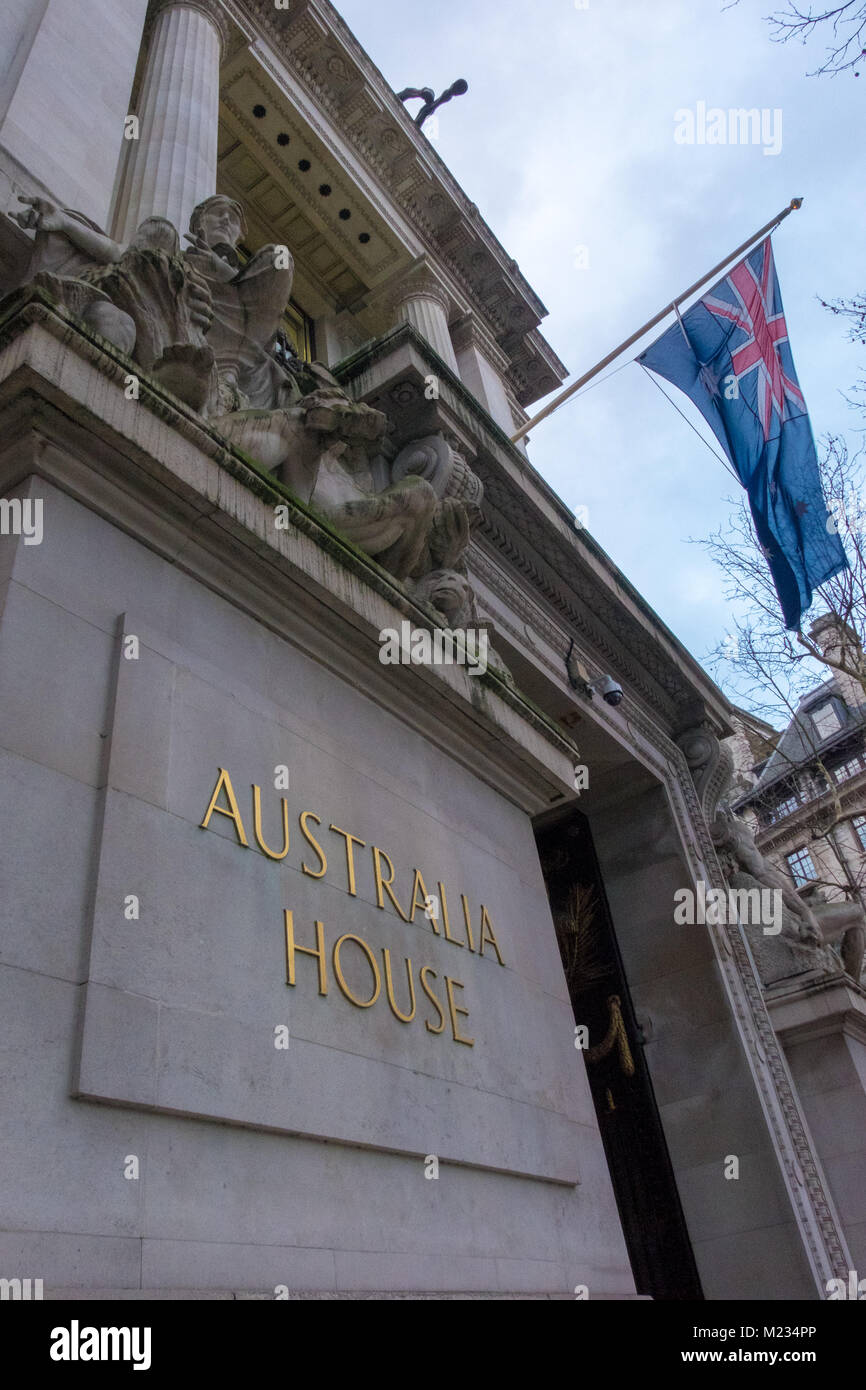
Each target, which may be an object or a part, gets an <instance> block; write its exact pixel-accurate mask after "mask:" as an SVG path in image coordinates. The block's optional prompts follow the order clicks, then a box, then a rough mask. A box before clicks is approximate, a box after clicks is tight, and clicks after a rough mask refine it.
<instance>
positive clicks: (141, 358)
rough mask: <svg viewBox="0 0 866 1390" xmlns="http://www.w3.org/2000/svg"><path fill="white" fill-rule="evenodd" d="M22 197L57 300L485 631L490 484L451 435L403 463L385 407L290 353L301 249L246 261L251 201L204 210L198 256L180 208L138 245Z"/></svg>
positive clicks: (416, 448)
mask: <svg viewBox="0 0 866 1390" xmlns="http://www.w3.org/2000/svg"><path fill="white" fill-rule="evenodd" d="M22 201H23V202H25V203H26V204H27V210H26V211H25V212H22V213H19V214H18V220H19V221H20V222H21V224H22V226H25V227H29V228H34V229H35V231H36V243H35V248H34V256H33V259H32V263H31V277H32V278H34V279H35V281H36V283H38V284H40V285H42V287H43V288H45V289H46V290H48V292H49V293H50V294H51V295H52V297H53V298H54V299H55V300H56V302H58V303H59V304H61V305H62V306H63V307H65V308H66V309H67V310H68V311H69V312H70V313H71V314H74V315H75V316H77V317H79V318H81V319H83V321H84V322H85V323H86V324H87V325H88V326H89V327H91V328H92V329H94V330H95V331H96V332H98V333H99V334H100V335H101V336H102V337H104V338H105V339H107V340H108V341H109V342H111V343H113V344H114V346H115V347H117V348H119V349H120V350H121V351H122V352H124V353H126V354H127V355H129V356H131V357H132V358H133V360H134V361H135V362H137V363H138V364H140V366H141V367H142V369H143V370H144V371H146V372H147V373H148V374H149V375H151V376H153V377H155V378H156V379H157V380H158V381H159V382H160V383H161V384H162V385H164V386H165V387H167V388H168V389H169V390H170V391H171V392H172V393H173V394H174V395H176V396H178V397H179V398H180V399H181V400H183V401H185V402H186V403H187V404H188V405H189V406H191V407H192V408H193V409H195V410H197V411H199V412H200V413H201V414H203V415H205V416H207V417H208V418H209V419H210V420H211V421H212V422H213V424H214V425H215V426H216V427H217V428H218V429H219V431H220V432H221V433H222V434H224V435H225V436H226V437H227V438H228V439H230V440H231V441H232V442H233V443H234V444H236V445H237V446H238V447H239V448H240V449H243V450H244V451H245V452H247V453H248V454H250V456H251V457H253V458H254V459H255V460H256V461H257V462H258V463H259V464H261V465H262V466H264V467H265V468H267V469H269V470H271V471H273V472H275V473H276V474H277V476H278V477H279V478H280V479H281V480H282V481H284V482H285V483H286V484H287V485H288V487H290V488H291V490H292V491H293V492H294V493H295V494H296V495H297V496H298V497H299V498H300V499H301V500H302V501H303V502H306V503H309V504H311V505H312V506H313V507H314V508H316V509H317V510H319V511H320V512H322V513H323V514H324V515H325V516H326V517H327V518H328V519H329V520H331V521H332V522H333V523H334V525H335V526H336V527H337V528H338V529H339V530H341V531H342V532H343V533H344V534H345V535H346V536H347V538H348V539H349V540H350V541H352V542H353V543H354V544H355V545H357V546H358V547H360V548H361V549H362V550H365V551H366V552H367V553H368V554H369V555H372V556H373V557H374V558H375V559H376V560H378V562H379V563H380V564H381V565H382V566H383V567H384V568H385V569H387V570H389V571H390V572H391V574H393V575H394V576H395V577H396V578H397V579H401V580H407V581H415V582H416V583H417V581H419V580H423V579H424V578H425V576H428V577H429V582H428V583H427V584H426V586H425V588H424V597H425V598H426V599H428V600H429V601H430V602H431V603H432V604H433V606H434V607H436V609H437V611H439V612H441V613H442V614H443V616H444V617H445V618H446V619H447V620H448V622H449V624H450V625H451V626H452V627H455V628H456V627H461V626H463V627H465V626H469V625H474V626H476V627H481V626H483V625H482V624H479V622H478V619H477V614H476V611H475V606H474V596H473V594H472V590H471V586H470V585H469V581H468V579H467V578H466V574H465V555H466V550H467V547H468V545H469V538H470V533H471V530H472V527H473V526H474V525H475V524H476V523H477V522H478V520H479V518H480V516H481V499H482V494H483V489H482V485H481V482H480V479H479V478H478V477H477V475H476V474H475V473H474V472H473V471H472V469H471V468H470V467H469V465H468V464H467V462H466V460H465V459H464V458H463V457H462V455H461V454H460V453H459V452H458V451H457V450H456V449H455V448H454V447H453V446H452V445H451V444H450V443H449V442H448V441H447V440H446V439H444V438H443V436H442V435H439V434H435V435H428V436H425V437H424V438H422V439H417V440H413V441H412V442H411V443H409V444H407V445H406V446H404V447H403V448H402V449H401V450H400V451H399V453H398V454H397V455H396V457H394V458H393V459H391V460H390V461H389V454H388V446H387V444H386V443H385V441H384V436H385V433H386V430H387V427H388V421H387V418H386V416H385V415H383V414H382V412H381V411H378V410H372V409H370V407H368V406H366V405H364V404H360V403H358V402H355V401H352V400H350V399H349V397H348V396H347V395H346V393H345V392H344V391H343V389H342V387H341V386H340V384H339V382H338V381H337V380H336V378H335V377H334V376H333V375H332V374H331V372H330V371H329V370H328V369H327V367H324V366H322V364H320V363H300V362H298V363H292V364H286V363H284V362H282V361H278V360H277V358H276V357H275V355H274V351H273V349H274V343H275V339H276V334H277V332H278V330H279V327H280V324H281V322H282V318H283V314H284V313H285V309H286V306H287V303H288V300H289V296H290V294H291V289H292V279H293V274H294V267H293V262H292V258H291V255H290V254H289V252H288V248H286V247H284V246H263V247H262V248H261V249H260V250H258V251H257V252H256V253H255V254H254V255H253V256H252V257H251V258H250V259H249V260H248V261H247V262H246V263H245V264H244V263H242V257H241V255H240V253H239V251H238V243H239V241H240V239H241V237H243V236H244V235H245V233H246V223H245V218H244V212H243V209H242V208H241V207H240V205H239V204H238V203H236V202H235V201H234V200H233V199H231V198H228V197H225V196H224V195H222V194H215V195H214V196H213V197H210V198H206V199H205V200H204V202H202V203H200V204H199V205H198V206H197V207H196V208H195V209H194V211H193V213H192V216H191V217H190V224H189V232H188V234H187V239H188V241H189V243H190V245H189V247H188V248H187V249H186V250H185V251H181V250H180V246H179V239H178V234H177V231H176V230H175V228H174V227H173V226H172V225H171V223H170V222H167V221H166V220H165V219H164V218H159V217H150V218H147V219H146V220H145V221H144V222H143V223H142V224H141V226H140V227H139V229H138V231H137V232H136V235H135V237H134V238H133V240H132V242H131V243H130V244H129V246H126V247H123V246H121V245H119V244H118V243H117V242H115V241H113V240H112V238H111V237H108V236H106V235H105V234H104V233H103V232H102V231H101V230H100V229H99V228H98V227H96V226H95V225H94V224H93V223H92V222H90V221H89V220H88V219H87V218H86V217H84V216H83V215H82V214H81V213H76V212H72V211H70V210H67V209H60V208H58V207H56V206H55V205H54V204H53V203H50V202H48V201H47V200H45V199H41V198H24V199H22ZM392 453H393V451H392ZM497 664H498V665H500V666H502V663H500V662H498V661H497ZM503 669H504V668H503Z"/></svg>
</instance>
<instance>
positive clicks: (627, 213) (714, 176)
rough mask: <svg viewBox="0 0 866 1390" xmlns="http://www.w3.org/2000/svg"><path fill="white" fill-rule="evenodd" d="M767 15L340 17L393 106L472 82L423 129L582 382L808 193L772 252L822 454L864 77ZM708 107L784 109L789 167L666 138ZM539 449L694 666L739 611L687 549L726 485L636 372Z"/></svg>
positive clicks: (359, 12)
mask: <svg viewBox="0 0 866 1390" xmlns="http://www.w3.org/2000/svg"><path fill="white" fill-rule="evenodd" d="M781 3H782V0H778V3H776V4H774V0H740V3H739V4H738V5H736V6H734V7H732V8H728V9H725V8H724V6H723V0H653V3H649V0H589V3H588V4H586V3H585V0H577V3H575V0H534V3H531V4H527V3H526V0H439V3H436V4H432V3H430V0H373V3H371V2H370V0H337V6H338V8H339V10H340V12H341V14H342V15H343V17H344V18H345V20H346V22H347V23H348V25H349V27H350V28H351V29H352V30H353V32H354V33H355V35H356V36H357V38H358V39H359V40H360V42H361V43H362V44H363V45H364V47H365V48H366V50H367V52H368V53H369V54H370V56H371V58H372V59H373V61H374V62H375V63H376V64H377V66H378V67H379V68H380V69H381V71H382V72H383V73H384V75H385V77H386V78H387V79H388V81H389V82H390V83H391V85H392V86H393V87H394V88H395V89H396V90H398V91H399V90H400V89H401V88H402V87H404V86H432V87H434V88H435V90H436V92H437V93H439V92H440V91H442V90H443V89H444V88H445V87H448V86H450V84H451V83H452V82H453V81H454V79H455V78H457V77H465V78H466V79H467V81H468V82H469V92H468V94H467V95H466V96H462V97H458V98H455V99H454V100H453V101H451V102H450V103H449V104H448V105H446V106H443V107H441V108H440V110H439V112H438V113H437V115H438V135H437V136H436V139H435V142H434V143H435V146H436V148H437V150H438V152H439V154H440V155H441V156H442V158H443V159H444V160H445V162H446V163H447V164H448V165H449V167H450V169H451V170H452V172H453V173H454V175H455V176H456V178H457V179H458V180H459V182H460V183H461V185H462V186H463V188H464V189H465V191H466V193H467V194H468V196H469V197H470V198H471V199H472V201H473V202H475V203H477V204H478V207H479V209H480V211H481V213H482V215H483V216H484V217H485V218H486V220H487V222H488V223H489V225H490V226H491V227H492V229H493V231H494V232H495V234H496V235H497V236H498V237H499V239H500V241H501V242H502V243H503V245H504V246H505V247H506V249H507V250H508V252H509V253H510V254H511V255H512V256H514V257H515V259H516V260H517V261H518V263H519V265H520V268H521V270H522V272H523V274H524V275H525V276H526V278H527V279H528V280H529V282H530V284H531V285H532V286H533V287H534V289H535V290H536V291H537V292H538V293H539V294H540V296H541V298H542V299H543V301H544V303H545V304H546V305H547V308H548V310H549V316H548V318H547V319H545V320H544V322H543V323H542V326H541V327H542V332H543V333H544V334H545V336H546V337H547V338H548V340H549V341H550V343H551V344H552V345H553V347H554V348H555V350H556V352H557V353H558V354H559V356H560V357H561V358H562V360H563V361H564V362H565V364H566V366H567V367H568V369H569V371H570V373H571V374H572V376H577V375H578V374H580V373H582V372H583V371H585V370H587V369H588V368H589V367H591V366H592V365H593V364H594V363H595V362H597V361H598V360H600V359H601V358H602V357H604V356H605V355H606V354H607V352H608V351H609V350H610V349H611V348H613V347H614V346H615V345H616V344H617V343H619V342H620V341H622V339H624V338H626V337H627V336H628V335H629V334H630V333H631V332H633V331H634V330H635V329H636V328H638V327H639V326H640V324H641V323H643V322H644V321H645V320H646V319H648V318H649V317H650V316H651V315H652V314H653V313H654V312H655V311H656V310H658V309H660V308H661V307H662V306H663V305H664V304H665V303H667V302H669V301H670V300H671V299H672V298H673V297H674V295H675V294H677V293H679V292H680V291H681V290H683V289H685V288H686V287H687V286H688V285H689V284H691V283H692V282H693V281H695V280H697V279H698V277H699V276H700V275H701V274H702V273H704V272H705V271H707V270H709V269H711V267H712V266H713V265H715V264H716V262H718V261H719V260H721V259H722V257H723V256H724V255H725V254H726V253H727V252H729V251H731V250H733V249H734V248H735V247H736V246H738V245H739V244H740V243H741V242H742V241H744V240H745V239H746V237H747V236H749V235H750V234H751V233H752V232H753V231H757V229H758V228H759V227H760V226H762V225H763V224H764V223H765V222H767V221H768V220H769V219H770V218H771V217H772V216H773V215H774V214H775V213H776V212H777V211H779V210H780V209H781V208H783V207H784V206H785V205H786V204H787V203H788V202H789V201H790V199H791V198H792V197H794V196H801V197H803V198H804V199H805V203H804V206H803V208H802V210H801V211H800V212H798V213H794V214H792V216H791V217H789V218H788V219H787V221H786V222H785V223H783V225H782V227H781V228H780V229H779V231H778V232H777V233H776V235H775V237H774V249H775V257H776V268H777V271H778V274H779V280H780V283H781V288H782V295H783V299H784V305H785V311H786V316H787V322H788V328H789V333H790V338H791V344H792V348H793V353H794V361H795V364H796V366H797V371H798V374H799V378H800V385H801V387H802V388H803V392H804V394H805V398H806V403H807V406H808V408H809V412H810V415H811V418H812V426H813V429H814V432H815V435H816V437H819V438H820V436H821V435H823V434H825V433H826V432H827V431H829V430H833V431H837V432H839V431H842V432H845V433H847V434H848V435H849V438H850V439H851V440H852V441H855V440H856V437H857V436H856V430H857V426H858V420H857V417H856V416H855V415H854V413H853V412H852V411H851V409H850V407H848V406H847V405H846V404H845V402H844V400H843V399H842V394H841V393H842V392H843V391H847V390H850V387H851V385H852V383H853V381H854V380H855V379H856V377H857V376H858V374H859V368H860V360H861V357H862V349H858V348H857V347H855V346H853V345H852V344H850V343H848V341H847V340H846V337H845V331H844V325H843V324H842V322H841V321H840V320H838V319H836V318H834V317H833V316H832V315H831V314H829V313H828V312H827V311H826V310H824V309H822V308H821V306H820V304H819V303H818V302H817V299H816V296H817V295H821V296H822V297H823V298H825V299H832V298H835V297H837V296H847V295H852V294H854V293H855V292H857V291H862V290H863V289H864V288H866V284H864V282H866V275H864V267H863V249H864V239H866V238H864V222H866V219H864V202H866V191H864V190H866V180H864V159H863V134H864V129H863V99H864V95H866V92H864V90H861V89H866V70H864V72H863V75H862V77H860V78H855V77H854V76H853V74H852V73H846V74H843V75H842V76H839V77H836V78H827V77H808V76H806V74H807V72H810V71H812V70H813V69H814V68H815V67H816V66H818V63H819V62H820V60H821V56H822V51H823V47H824V42H825V41H824V39H823V37H822V36H820V34H819V35H818V36H817V37H816V38H813V39H812V40H811V42H810V43H809V44H808V45H807V46H805V47H804V46H802V45H801V44H799V43H790V42H789V43H787V44H784V45H782V44H778V43H773V42H772V41H771V38H770V34H771V29H770V26H769V25H768V24H767V23H766V22H765V21H764V19H763V18H762V16H764V15H767V14H768V13H770V12H772V10H773V9H774V8H781ZM699 102H704V103H705V104H706V107H707V108H711V107H721V108H723V109H724V110H725V111H727V110H728V109H730V108H736V107H747V108H751V107H757V108H760V109H764V108H766V109H767V111H768V112H769V113H772V112H774V111H780V112H781V149H780V151H779V152H778V153H776V154H764V153H763V148H762V146H761V145H760V144H757V145H751V144H748V145H717V144H716V145H708V144H703V145H699V144H694V145H685V144H680V143H677V142H676V141H675V140H674V129H675V112H677V111H678V110H683V109H691V110H692V111H696V110H697V106H698V103H699ZM410 109H411V110H412V111H413V112H414V111H415V110H416V109H417V103H410ZM770 119H771V120H773V119H775V120H776V122H777V124H776V127H775V130H776V134H777V135H778V132H779V126H778V119H779V118H778V117H776V118H773V117H772V115H771V116H770ZM769 129H770V130H772V127H770V128H769ZM426 130H427V127H425V133H426ZM582 247H585V248H586V251H585V252H581V251H580V249H579V248H582ZM586 257H588V262H589V263H588V266H585V268H581V267H580V265H579V264H578V263H579V262H580V261H581V260H584V259H585V258H586ZM658 331H659V330H657V331H656V332H657V333H658ZM654 336H655V335H651V336H650V337H649V338H648V339H647V340H646V341H647V342H650V341H652V338H653V337H654ZM645 345H646V344H643V346H645ZM638 350H639V349H638V348H636V349H635V352H637V351H638ZM623 360H626V359H623ZM666 389H668V390H669V391H671V394H675V395H676V396H677V401H678V404H679V405H680V406H681V407H682V408H683V409H684V410H685V411H686V412H687V413H688V414H689V415H690V417H691V418H693V419H699V418H700V417H699V416H697V413H696V412H694V411H693V410H692V409H691V406H690V403H689V402H688V401H687V400H686V398H685V397H683V396H681V395H679V394H678V393H675V392H673V389H672V388H667V387H666ZM538 408H539V407H538V406H534V407H533V411H534V410H537V409H538ZM530 455H531V458H532V461H533V463H534V464H535V466H536V468H538V470H539V471H540V472H541V473H542V475H543V476H544V477H545V478H546V479H547V481H548V482H549V483H550V484H551V485H552V486H553V487H554V488H555V489H556V491H557V492H558V493H559V495H560V496H561V497H562V498H563V500H564V501H565V502H566V504H567V505H568V506H570V507H571V508H573V509H574V508H576V507H578V506H581V505H582V506H586V507H588V508H589V529H590V531H591V532H592V533H593V535H594V536H595V538H596V539H597V540H598V541H599V543H600V544H601V545H602V546H603V547H604V549H605V550H606V551H607V552H608V554H609V555H610V556H611V557H612V559H613V560H614V561H615V562H616V564H617V565H619V566H620V568H621V569H622V570H623V571H624V572H625V574H626V575H627V576H628V578H629V579H630V580H631V581H632V582H633V583H634V584H635V585H636V586H637V588H638V589H639V590H640V591H641V592H642V593H643V594H644V596H645V598H646V599H647V601H648V602H649V603H650V604H651V606H652V607H653V608H654V609H655V610H656V612H657V613H658V614H659V616H660V617H661V618H662V620H663V621H664V622H666V623H667V624H668V626H669V627H670V628H671V629H672V630H673V631H674V633H675V634H676V635H677V637H679V638H680V640H681V641H682V642H684V643H685V645H686V646H687V647H689V649H690V650H691V651H692V652H693V653H694V655H695V656H696V657H698V658H699V659H703V658H704V657H706V656H707V654H708V653H709V652H710V651H711V650H712V649H713V648H714V647H715V646H717V644H718V643H719V642H720V641H721V640H722V639H723V638H724V636H725V633H726V632H727V631H728V630H729V629H730V627H731V615H730V609H729V606H728V605H727V604H726V602H725V600H724V597H723V581H722V577H721V575H720V574H719V572H718V571H717V570H716V568H715V567H714V566H713V564H712V563H711V562H710V561H709V559H708V558H707V557H706V556H705V555H704V552H703V551H702V550H701V549H700V548H699V547H697V546H695V545H690V544H688V537H690V536H695V537H701V536H706V535H707V534H709V532H710V531H712V530H714V529H716V528H717V527H718V526H719V524H720V523H721V522H722V521H723V520H724V519H725V517H726V516H727V515H728V514H729V512H730V510H731V508H730V506H729V504H728V502H727V501H726V500H725V499H726V498H728V497H730V496H731V495H732V492H733V491H734V490H736V487H737V485H736V483H735V482H734V480H733V479H732V478H731V477H730V475H729V474H728V473H726V472H725V471H724V469H723V468H722V466H721V464H720V463H719V462H718V461H716V460H715V459H714V458H713V457H712V455H711V454H710V452H709V450H708V449H707V447H706V446H705V444H703V443H702V442H701V440H700V439H699V438H697V437H696V436H695V434H694V433H693V432H692V431H691V430H690V429H689V427H688V425H687V424H686V423H685V421H684V420H683V419H682V418H681V417H680V416H679V415H678V414H677V413H676V412H675V411H674V410H673V408H672V407H671V405H669V404H668V402H667V401H666V400H665V399H664V398H663V397H662V396H661V395H660V394H659V392H658V390H657V389H656V387H655V386H654V385H653V383H652V381H651V380H650V379H649V378H647V377H646V375H645V374H644V372H643V370H642V369H641V368H640V367H638V366H636V365H635V364H634V363H631V364H630V365H627V366H626V367H625V368H624V369H623V370H621V371H619V372H618V374H617V375H615V376H613V377H612V378H611V379H610V380H609V381H607V382H604V381H602V383H601V384H600V385H597V386H595V387H593V388H590V389H589V391H588V393H587V394H586V396H585V397H584V396H582V395H581V396H579V397H578V398H577V399H576V400H573V401H571V402H569V403H568V404H567V405H565V406H563V407H562V409H561V410H560V411H559V412H557V414H555V415H554V416H553V417H552V418H551V419H549V420H547V421H545V422H544V423H543V424H541V425H539V426H538V428H537V429H536V430H535V431H534V432H533V437H532V442H531V445H530Z"/></svg>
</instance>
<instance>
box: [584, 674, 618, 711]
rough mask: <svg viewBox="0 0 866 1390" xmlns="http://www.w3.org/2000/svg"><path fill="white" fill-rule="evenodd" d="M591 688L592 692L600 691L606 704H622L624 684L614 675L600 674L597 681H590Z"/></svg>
mask: <svg viewBox="0 0 866 1390" xmlns="http://www.w3.org/2000/svg"><path fill="white" fill-rule="evenodd" d="M589 689H590V692H591V693H592V694H594V693H595V692H596V691H598V694H599V695H600V696H601V698H602V699H603V700H604V702H605V704H608V705H620V704H622V686H621V685H619V684H618V683H617V682H616V681H615V680H614V678H613V676H599V678H598V680H597V681H592V682H591V683H590V687H589Z"/></svg>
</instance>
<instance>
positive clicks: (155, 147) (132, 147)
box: [114, 0, 229, 242]
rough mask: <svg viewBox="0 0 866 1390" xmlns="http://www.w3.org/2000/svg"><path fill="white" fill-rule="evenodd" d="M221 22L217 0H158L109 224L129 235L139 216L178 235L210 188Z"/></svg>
mask: <svg viewBox="0 0 866 1390" xmlns="http://www.w3.org/2000/svg"><path fill="white" fill-rule="evenodd" d="M228 32H229V31H228V22H227V20H226V17H225V14H224V13H223V11H222V9H221V7H220V5H219V3H218V0H157V4H156V7H155V13H154V15H153V19H152V28H151V31H150V43H149V46H148V53H147V63H146V67H145V72H144V78H143V80H142V84H141V92H140V95H139V99H138V103H137V106H138V110H137V112H136V114H137V115H138V117H139V120H140V130H139V139H138V140H135V141H129V145H128V151H127V158H126V162H125V165H124V168H123V173H122V176H121V180H120V185H119V189H118V196H117V202H116V207H115V217H114V229H115V235H116V236H117V239H118V240H119V241H122V242H128V241H129V239H130V238H131V237H132V236H133V234H134V232H135V229H136V227H137V226H138V224H139V222H141V221H142V219H143V218H145V217H150V216H155V217H167V218H168V219H169V221H170V222H173V223H174V225H175V226H176V227H177V230H178V232H179V233H180V234H181V237H183V233H184V232H185V231H186V230H187V225H188V223H189V215H190V213H191V212H192V210H193V208H194V207H195V205H196V203H200V202H201V201H202V199H204V198H208V197H210V195H211V194H212V193H215V192H216V166H217V121H218V117H219V68H220V57H221V54H222V50H223V47H224V45H225V43H226V41H227V39H228Z"/></svg>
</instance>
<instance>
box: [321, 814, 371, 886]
mask: <svg viewBox="0 0 866 1390" xmlns="http://www.w3.org/2000/svg"><path fill="white" fill-rule="evenodd" d="M330 829H331V830H333V831H335V833H336V834H337V835H342V836H343V837H344V838H345V841H346V870H347V872H348V875H349V892H350V893H351V895H352V897H353V898H356V897H357V896H358V895H357V893H356V892H355V851H354V850H353V848H352V846H353V845H361V847H362V848H364V847H365V846H366V844H367V841H366V840H359V839H358V837H357V835H350V834H349V832H348V830H341V829H340V827H339V826H338V825H332V826H331V827H330Z"/></svg>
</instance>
